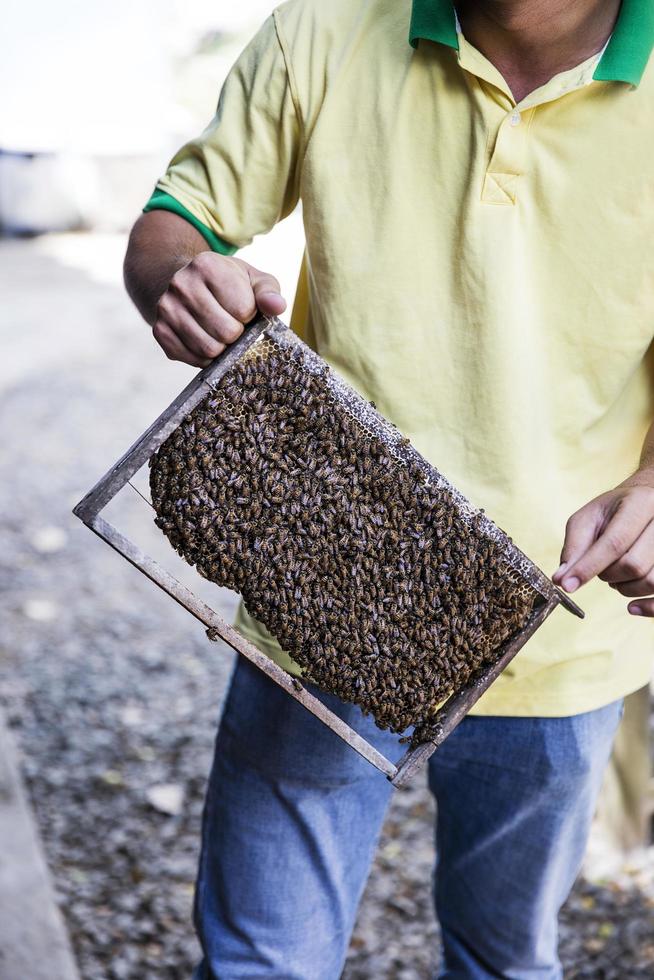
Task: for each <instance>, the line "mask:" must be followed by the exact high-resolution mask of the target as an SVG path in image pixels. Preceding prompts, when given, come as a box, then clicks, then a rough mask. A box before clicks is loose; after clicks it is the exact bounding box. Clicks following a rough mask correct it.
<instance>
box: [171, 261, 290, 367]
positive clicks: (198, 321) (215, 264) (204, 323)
mask: <svg viewBox="0 0 654 980" xmlns="http://www.w3.org/2000/svg"><path fill="white" fill-rule="evenodd" d="M285 309H286V302H285V300H284V298H283V297H282V296H281V295H280V291H279V283H278V282H277V280H276V279H275V277H274V276H271V275H269V274H268V273H266V272H261V271H260V270H259V269H255V267H254V266H252V265H249V264H248V263H247V262H244V261H243V260H242V259H236V258H231V257H229V256H225V255H218V254H217V253H216V252H199V253H198V254H197V255H196V256H195V257H194V258H192V259H191V260H190V262H188V263H187V264H186V265H184V266H182V268H181V269H178V271H177V272H176V273H175V274H174V275H173V277H172V279H171V280H170V283H169V284H168V288H167V289H166V290H165V291H164V293H163V294H162V295H161V297H160V299H159V302H158V303H157V310H156V320H155V322H154V325H153V327H152V333H153V335H154V339H155V340H156V341H157V343H158V344H159V346H160V347H161V348H162V350H163V351H164V353H165V354H166V357H169V358H170V359H171V360H173V361H184V362H185V363H186V364H192V365H194V366H195V367H206V365H207V364H209V362H210V361H212V360H213V358H214V357H217V356H218V354H220V353H221V351H223V350H224V349H225V347H226V346H227V345H228V344H233V343H234V341H235V340H236V339H237V338H238V337H239V336H240V335H241V334H242V332H243V327H244V325H245V324H246V323H248V322H249V321H250V320H251V319H252V318H253V317H254V316H255V314H256V312H257V310H259V311H260V312H261V313H267V314H269V315H271V316H275V315H278V314H280V313H283V311H284V310H285Z"/></svg>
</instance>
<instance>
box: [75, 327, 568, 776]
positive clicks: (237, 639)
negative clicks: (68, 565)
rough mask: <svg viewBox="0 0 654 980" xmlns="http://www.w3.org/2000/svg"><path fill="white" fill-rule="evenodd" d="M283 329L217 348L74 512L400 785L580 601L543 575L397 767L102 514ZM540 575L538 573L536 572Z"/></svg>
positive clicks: (254, 331)
mask: <svg viewBox="0 0 654 980" xmlns="http://www.w3.org/2000/svg"><path fill="white" fill-rule="evenodd" d="M286 331H287V327H286V326H285V324H283V323H282V322H281V321H280V320H278V319H277V318H268V317H259V318H258V319H256V320H255V321H254V322H253V323H252V324H250V325H249V326H248V327H247V328H246V330H245V331H244V333H243V334H242V335H241V337H240V338H239V339H238V340H237V341H236V343H234V344H232V345H231V346H230V347H229V348H227V350H225V352H224V353H223V354H221V355H220V356H219V357H218V358H216V360H215V361H213V362H212V363H211V364H210V365H209V367H207V368H205V369H204V370H203V371H200V372H199V374H197V375H196V377H195V378H193V380H192V381H191V382H190V383H189V384H188V385H187V387H186V388H185V389H184V390H183V391H182V392H181V394H179V395H178V396H177V398H176V399H175V400H174V401H173V402H172V404H171V405H169V406H168V408H166V409H165V411H163V412H162V414H161V415H160V416H159V418H158V419H156V421H155V422H153V424H152V425H151V426H150V427H149V429H147V430H146V432H144V433H143V435H142V436H141V437H140V438H139V439H138V440H137V441H136V442H135V443H134V445H133V446H132V447H131V448H130V449H128V450H127V452H126V453H125V454H124V455H123V456H122V457H121V459H119V460H118V462H117V463H116V464H115V465H114V466H112V468H111V469H110V470H109V471H108V472H107V473H106V474H105V475H104V476H103V477H102V478H101V479H100V480H99V481H98V482H97V483H96V485H95V486H94V487H93V488H92V489H91V490H90V491H89V492H88V493H87V494H86V496H85V497H84V498H83V499H82V500H81V501H80V502H79V503H78V504H77V506H76V507H75V508H74V510H73V513H74V514H75V515H76V516H77V517H79V518H80V520H81V521H83V523H84V524H86V525H87V527H89V528H90V529H91V530H92V531H94V532H95V534H97V535H98V536H99V537H100V538H102V539H103V541H106V542H107V544H109V545H110V546H111V547H112V548H114V549H115V550H116V551H117V552H119V554H121V555H122V556H123V557H124V558H126V559H127V561H129V562H130V563H131V564H132V565H134V566H135V567H136V568H138V569H139V571H141V572H143V574H144V575H146V576H147V577H148V578H149V579H150V580H151V581H152V582H154V583H155V584H156V585H158V586H159V588H161V589H163V591H164V592H167V593H168V595H170V596H172V598H173V599H175V600H176V601H177V602H178V603H180V605H182V606H184V608H185V609H187V610H188V611H189V612H190V613H191V615H193V616H195V618H196V619H198V620H200V622H201V623H202V624H203V625H204V626H205V628H206V630H207V633H208V635H209V636H210V638H211V639H218V638H220V639H222V640H223V641H224V642H225V643H226V644H227V645H228V646H230V647H231V648H232V649H233V650H235V651H236V652H237V653H239V654H241V655H242V656H244V657H246V658H247V659H248V660H249V661H250V662H251V663H253V664H255V666H257V667H258V668H259V669H260V670H262V671H263V672H264V673H265V674H266V675H267V676H268V677H269V678H270V679H271V680H272V681H274V682H275V684H278V685H279V687H282V688H284V690H285V691H287V693H288V694H290V696H291V697H292V698H295V700H296V701H299V703H300V704H302V705H304V707H305V708H307V710H308V711H310V712H311V713H312V714H313V715H315V716H316V717H317V718H319V719H320V721H322V722H323V723H324V724H325V725H327V727H328V728H330V729H331V730H332V731H333V732H334V733H335V734H336V735H338V736H339V737H340V738H342V739H343V740H344V741H345V742H347V744H348V745H350V746H351V747H352V748H353V749H354V750H355V751H356V752H358V753H359V755H361V756H363V758H364V759H366V760H367V761H368V762H370V763H371V764H372V765H373V766H375V767H376V768H377V769H379V771H380V772H382V773H384V775H385V776H386V777H387V778H388V779H389V780H390V781H391V782H392V783H393V785H394V786H401V785H402V784H403V783H404V782H406V780H407V779H409V778H410V777H411V776H412V775H413V773H415V772H416V771H417V769H419V768H420V767H421V766H422V765H424V763H425V762H426V761H427V759H428V758H429V756H430V755H431V754H432V753H433V752H434V751H435V750H436V749H437V748H438V746H439V745H440V744H441V743H442V742H443V741H444V740H445V739H446V738H447V736H448V735H449V734H450V733H451V732H452V731H453V729H454V728H455V727H456V726H457V725H458V724H459V722H460V721H461V719H462V718H463V717H464V716H465V715H466V714H467V713H468V711H469V710H470V708H471V707H472V706H473V705H474V704H475V702H476V701H477V700H478V699H479V698H480V697H481V695H482V694H483V693H484V691H485V690H486V689H487V688H488V687H489V685H490V684H492V682H493V681H494V680H495V679H496V678H497V677H498V676H499V674H500V673H501V672H502V670H504V668H505V667H506V665H507V664H508V663H509V662H510V661H511V660H512V659H513V657H515V655H516V653H517V652H518V650H520V648H521V647H522V646H523V645H524V643H525V642H526V641H527V640H528V639H529V637H530V636H531V635H532V634H533V633H534V632H535V631H536V630H537V629H538V627H539V626H540V625H541V623H543V621H544V620H545V619H546V618H547V616H549V615H550V613H551V612H552V611H553V610H554V609H555V608H556V607H557V606H558V605H563V606H564V607H565V608H567V609H568V610H569V611H570V612H572V613H574V614H575V615H577V616H583V612H582V611H581V610H580V609H579V607H578V606H577V605H576V604H575V603H574V602H573V601H572V600H571V599H570V598H569V597H568V596H566V595H565V594H564V593H562V592H560V591H559V590H558V589H556V588H555V587H554V585H552V583H551V582H550V581H549V579H547V578H546V577H545V575H542V582H541V581H540V579H539V582H540V591H541V594H542V596H543V601H542V603H539V604H538V605H537V606H536V607H535V608H534V610H533V612H532V614H531V616H530V618H529V620H528V621H527V623H526V625H525V626H524V627H523V629H522V630H520V632H519V633H517V634H516V635H515V636H513V637H512V638H511V639H510V640H509V641H508V642H507V643H506V644H504V646H503V648H502V649H501V653H500V656H499V658H498V660H497V661H496V662H495V663H494V664H493V665H492V666H491V667H490V668H489V669H488V670H487V671H484V672H481V673H480V674H478V675H476V676H475V677H474V678H472V679H471V680H470V681H469V682H468V684H467V685H466V686H465V687H464V688H463V689H462V690H461V691H459V692H458V693H457V694H454V695H451V696H450V697H449V698H448V699H447V701H446V702H445V703H444V704H443V706H442V707H441V709H440V711H439V712H438V714H437V716H436V720H437V735H436V736H435V737H434V738H433V739H432V740H431V741H429V742H426V743H424V744H423V745H419V746H418V747H416V748H414V749H409V750H408V751H407V752H406V753H405V754H404V756H403V758H402V759H400V761H399V762H398V763H397V765H396V764H395V763H393V762H391V761H390V760H389V759H387V758H385V756H383V755H382V754H381V753H380V752H378V751H377V749H375V748H374V746H372V745H371V744H370V743H369V742H367V741H366V739H364V738H363V737H362V736H361V735H359V734H358V733H357V732H355V731H354V730H353V729H352V728H350V726H349V725H347V724H346V723H345V722H344V721H342V720H341V719H340V718H339V717H338V716H337V715H335V714H334V712H333V711H330V710H329V709H328V708H326V707H325V705H323V704H322V702H321V701H319V700H318V698H316V697H314V695H313V694H311V693H310V691H308V690H307V689H306V688H304V687H303V686H302V683H301V682H300V681H299V680H298V679H297V678H294V677H291V676H290V675H289V674H288V673H287V672H286V671H285V670H283V669H282V668H281V667H279V666H278V665H277V664H276V663H275V662H274V661H273V660H271V659H270V658H269V657H267V656H266V655H265V654H263V653H262V652H261V651H260V650H259V649H258V648H257V647H255V646H254V645H253V644H252V643H250V642H249V641H248V640H246V639H245V637H243V636H241V634H240V633H238V632H237V631H236V630H235V629H234V628H233V627H232V626H230V625H229V624H228V623H227V622H225V620H224V619H223V618H222V617H221V616H219V615H218V613H217V612H215V610H213V609H212V608H211V607H210V606H208V605H207V604H206V603H205V602H203V601H202V600H200V599H198V597H197V596H195V595H194V594H193V592H191V591H190V589H187V588H186V587H185V586H184V585H182V584H181V583H180V582H178V581H177V579H175V578H174V577H173V576H172V575H170V574H169V573H168V572H167V571H166V570H165V569H164V568H162V567H161V566H160V565H159V564H158V562H156V561H155V560H154V559H153V558H150V557H149V556H148V555H146V554H145V553H144V552H143V551H141V550H140V548H138V547H137V546H136V545H135V544H134V543H133V542H132V541H130V540H128V539H127V538H126V537H125V536H124V535H123V534H121V533H120V531H118V530H117V529H116V528H115V527H113V526H112V525H111V524H109V523H108V522H107V521H105V520H104V518H102V517H101V516H100V512H101V511H102V510H103V509H104V508H105V507H106V506H107V504H108V503H109V502H110V500H112V499H113V498H114V497H115V496H116V494H117V493H118V492H119V491H120V490H121V489H122V488H123V487H124V486H125V485H126V484H127V483H128V481H129V480H130V479H131V477H132V476H134V474H135V473H136V472H137V471H138V470H139V469H140V468H141V466H143V465H144V463H146V462H147V461H148V459H150V457H151V456H153V455H154V453H155V452H156V451H157V449H159V447H160V446H161V445H162V444H163V443H164V442H165V440H166V439H167V438H168V436H169V435H170V434H171V432H173V431H174V430H175V429H176V428H177V426H178V425H179V424H180V423H181V422H182V421H183V419H184V418H185V417H186V416H187V415H188V414H189V412H191V411H192V409H193V408H195V406H196V405H197V404H198V403H199V402H200V401H201V400H202V399H203V398H204V397H205V396H206V394H207V386H209V387H211V385H212V384H214V383H215V382H216V381H218V380H219V379H220V378H221V377H222V376H223V375H224V374H225V373H226V372H227V371H229V369H230V368H231V367H232V366H233V365H234V364H235V363H236V362H237V361H238V360H239V359H240V358H241V357H242V356H243V355H244V354H245V352H246V351H247V350H249V348H250V347H251V346H252V345H253V344H254V343H256V342H257V341H258V340H259V338H261V337H262V335H264V334H265V335H266V336H267V337H271V338H272V339H275V338H276V337H277V338H279V336H280V335H281V334H282V333H285V332H286ZM541 574H542V573H541Z"/></svg>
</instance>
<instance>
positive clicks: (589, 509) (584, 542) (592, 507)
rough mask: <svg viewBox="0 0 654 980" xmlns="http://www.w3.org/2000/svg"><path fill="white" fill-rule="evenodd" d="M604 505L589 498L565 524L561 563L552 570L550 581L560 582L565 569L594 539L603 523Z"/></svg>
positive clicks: (583, 552)
mask: <svg viewBox="0 0 654 980" xmlns="http://www.w3.org/2000/svg"><path fill="white" fill-rule="evenodd" d="M604 518H605V514H604V506H603V504H602V501H601V500H591V502H590V503H589V504H586V505H585V506H584V507H582V508H581V509H580V510H578V511H576V513H574V514H573V515H572V517H571V518H570V519H569V520H568V523H567V524H566V526H565V539H564V541H563V548H562V549H561V565H560V566H559V568H557V570H556V571H555V572H554V575H553V576H552V581H553V582H554V583H555V584H557V585H558V584H560V583H561V581H562V579H563V577H564V576H565V573H566V569H568V568H570V567H571V566H572V565H573V564H574V562H576V561H577V560H578V559H579V558H581V556H582V555H584V554H586V552H587V551H588V549H589V548H590V546H591V545H592V544H593V542H594V541H595V540H596V538H597V537H598V535H599V534H600V531H601V529H602V525H603V523H604Z"/></svg>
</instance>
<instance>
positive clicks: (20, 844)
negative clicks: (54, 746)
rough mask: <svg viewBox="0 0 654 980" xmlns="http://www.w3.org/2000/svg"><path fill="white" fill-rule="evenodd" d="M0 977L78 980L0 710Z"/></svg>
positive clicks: (16, 979) (14, 750) (12, 979)
mask: <svg viewBox="0 0 654 980" xmlns="http://www.w3.org/2000/svg"><path fill="white" fill-rule="evenodd" d="M0 980H79V974H78V972H77V967H76V966H75V962H74V959H73V954H72V950H71V948H70V943H69V941H68V935H67V933H66V928H65V926H64V923H63V919H62V917H61V914H60V912H59V909H58V907H57V903H56V901H55V896H54V891H53V889H52V885H51V882H50V878H49V875H48V871H47V867H46V863H45V859H44V856H43V851H42V848H41V842H40V839H39V835H38V831H37V829H36V825H35V823H34V820H33V817H32V812H31V809H30V807H29V804H28V802H27V798H26V796H25V791H24V789H23V786H22V783H21V780H20V776H19V773H18V766H17V761H16V747H15V745H14V742H13V739H12V738H11V735H10V733H9V731H8V730H7V728H6V726H5V724H4V719H3V717H2V714H1V713H0Z"/></svg>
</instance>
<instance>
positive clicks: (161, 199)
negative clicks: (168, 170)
mask: <svg viewBox="0 0 654 980" xmlns="http://www.w3.org/2000/svg"><path fill="white" fill-rule="evenodd" d="M148 211H172V212H173V214H178V215H179V216H180V218H184V219H185V220H186V221H188V222H189V223H190V224H192V225H193V227H194V228H197V230H198V231H199V232H200V234H201V235H202V237H203V238H204V240H205V241H206V242H207V244H208V245H209V247H210V248H211V250H212V251H213V252H220V254H221V255H233V254H234V253H235V252H238V247H237V246H236V245H230V243H229V242H226V241H225V240H224V239H223V238H221V237H220V236H219V235H216V233H215V232H214V231H212V230H211V228H207V226H206V225H204V224H202V222H201V221H200V220H199V218H196V217H195V215H194V214H191V212H190V211H189V210H188V209H187V208H185V207H184V205H183V204H180V203H179V201H177V200H176V199H175V198H174V197H171V195H170V194H167V193H166V192H165V191H162V190H159V188H158V187H157V188H155V190H154V193H153V195H152V197H151V198H150V200H149V201H148V203H147V204H146V205H145V207H144V208H143V213H144V214H147V212H148Z"/></svg>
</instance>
